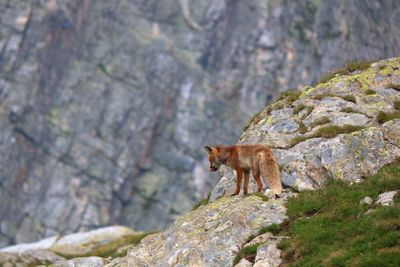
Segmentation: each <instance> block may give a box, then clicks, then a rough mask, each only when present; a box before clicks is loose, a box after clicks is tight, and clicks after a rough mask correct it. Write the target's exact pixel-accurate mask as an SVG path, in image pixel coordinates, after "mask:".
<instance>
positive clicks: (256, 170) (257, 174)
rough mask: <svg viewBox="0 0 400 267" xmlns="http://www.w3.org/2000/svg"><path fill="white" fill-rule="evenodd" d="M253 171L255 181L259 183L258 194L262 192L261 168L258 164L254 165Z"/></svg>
mask: <svg viewBox="0 0 400 267" xmlns="http://www.w3.org/2000/svg"><path fill="white" fill-rule="evenodd" d="M252 171H253V176H254V179H255V180H256V182H257V192H261V189H262V183H261V179H260V167H259V166H256V164H253V168H252Z"/></svg>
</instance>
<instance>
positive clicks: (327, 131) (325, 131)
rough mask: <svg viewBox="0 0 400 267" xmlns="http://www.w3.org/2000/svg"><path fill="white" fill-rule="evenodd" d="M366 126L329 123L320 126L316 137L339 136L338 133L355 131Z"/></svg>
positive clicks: (315, 134)
mask: <svg viewBox="0 0 400 267" xmlns="http://www.w3.org/2000/svg"><path fill="white" fill-rule="evenodd" d="M364 128H365V127H363V126H355V125H345V126H337V125H328V126H324V127H321V128H319V129H318V131H317V132H315V133H314V137H325V138H331V137H335V136H337V135H338V134H342V133H352V132H355V131H359V130H362V129H364Z"/></svg>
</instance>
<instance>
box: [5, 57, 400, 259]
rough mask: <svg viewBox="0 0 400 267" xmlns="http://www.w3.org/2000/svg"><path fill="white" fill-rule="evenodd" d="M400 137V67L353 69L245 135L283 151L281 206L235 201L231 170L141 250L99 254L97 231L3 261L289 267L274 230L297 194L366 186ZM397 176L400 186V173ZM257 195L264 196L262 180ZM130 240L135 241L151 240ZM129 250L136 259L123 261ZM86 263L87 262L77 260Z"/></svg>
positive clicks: (10, 254)
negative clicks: (243, 256) (337, 184)
mask: <svg viewBox="0 0 400 267" xmlns="http://www.w3.org/2000/svg"><path fill="white" fill-rule="evenodd" d="M399 133H400V58H391V59H387V60H382V61H376V62H373V63H371V62H364V63H362V64H360V63H358V64H352V65H349V64H348V65H346V66H344V67H343V68H342V69H340V70H337V72H334V73H330V74H329V76H326V77H324V79H323V80H321V83H319V84H317V85H315V86H313V87H310V86H307V87H304V88H303V89H302V90H301V91H297V92H291V93H285V94H282V95H281V97H280V98H279V99H278V100H277V101H275V102H274V103H272V104H271V105H269V106H268V107H267V108H265V109H264V111H262V112H261V113H259V114H256V116H255V117H254V118H253V121H252V122H251V123H250V125H249V126H248V127H247V130H246V131H244V132H243V134H242V137H241V138H240V141H239V142H240V143H261V144H264V145H268V146H270V147H273V148H274V149H273V152H274V154H275V156H276V158H277V160H278V161H279V164H280V168H281V176H282V177H281V178H282V181H283V183H284V185H286V186H287V188H286V189H285V190H284V192H283V193H282V194H281V196H280V197H279V198H275V196H274V195H273V194H272V195H271V194H269V192H268V191H266V193H265V194H250V195H247V196H242V195H239V196H235V197H231V196H229V195H230V194H231V193H232V192H233V190H234V188H235V177H234V175H233V173H232V171H231V170H227V169H226V168H225V169H222V170H221V172H222V175H223V177H222V179H221V180H220V182H219V183H218V185H217V186H216V187H215V188H214V190H213V191H212V193H211V195H210V197H209V199H207V201H204V202H202V204H201V205H200V206H199V207H197V208H195V209H194V210H192V211H191V212H189V213H188V214H186V215H184V216H181V217H179V218H178V219H177V220H176V221H175V222H174V223H173V224H172V225H171V226H170V227H169V228H168V229H166V230H164V231H162V232H158V233H154V234H150V235H148V236H146V237H144V238H143V239H142V240H141V242H140V243H139V244H137V245H131V246H128V248H126V247H124V246H123V244H126V240H130V239H129V238H122V240H124V241H118V242H117V241H115V239H117V238H118V236H122V237H124V235H125V234H118V235H117V234H115V235H114V236H115V237H114V239H112V240H109V238H108V239H104V240H103V242H99V244H100V245H99V244H97V243H96V242H92V240H96V238H93V237H90V236H93V235H94V236H96V232H95V233H92V234H86V235H85V234H77V235H76V236H75V235H72V237H71V236H67V237H62V238H57V237H55V238H53V239H47V240H44V241H42V242H40V243H38V244H33V245H32V244H31V245H20V246H16V247H11V248H6V249H4V250H3V251H2V253H1V254H0V255H1V256H0V257H2V258H3V262H7V261H8V262H14V263H15V262H18V261H19V262H21V261H23V260H25V261H27V259H29V255H36V256H35V257H36V258H34V259H32V261H33V260H37V261H38V262H42V263H43V262H47V263H48V262H51V261H54V260H58V261H57V262H56V263H54V265H53V266H70V265H71V264H73V265H74V266H85V265H88V264H92V266H103V265H105V266H187V265H190V266H230V265H231V264H232V263H233V261H234V259H235V258H236V256H237V255H238V254H240V253H241V251H244V250H245V249H244V250H243V248H245V247H249V248H250V247H252V248H254V246H255V245H256V251H257V253H256V254H255V255H253V256H252V260H251V261H252V262H250V261H247V260H242V261H240V263H239V266H253V263H254V261H255V263H254V266H276V265H279V264H280V263H281V260H282V259H281V256H280V255H281V252H280V250H279V249H278V248H277V243H279V242H280V241H281V240H282V239H283V238H285V237H284V236H274V235H272V234H271V233H269V232H268V231H270V230H271V228H268V227H270V226H271V225H274V224H281V223H282V222H283V220H284V219H286V218H287V214H286V212H287V209H286V203H287V201H288V199H290V198H291V197H292V198H293V197H295V196H296V194H297V193H294V192H293V189H296V190H300V191H304V190H309V189H320V188H323V187H324V184H326V183H327V181H329V180H342V181H344V182H346V183H355V182H360V181H362V180H364V179H365V178H366V177H367V176H369V175H371V174H374V173H376V172H377V171H378V170H379V169H380V168H381V167H382V166H384V165H387V164H389V163H391V162H395V161H398V159H399V158H400V134H399ZM394 175H395V176H397V178H398V177H399V173H394ZM397 178H395V179H396V180H398V179H397ZM397 184H399V183H398V182H397ZM341 187H343V186H341ZM389 189H390V188H389ZM398 189H400V187H399V188H395V190H398ZM296 190H295V191H296ZM322 190H323V189H322ZM250 192H255V184H254V181H252V186H251V187H250ZM365 192H366V191H365ZM395 194H396V191H393V192H388V193H383V194H381V195H380V196H379V197H378V196H374V197H376V199H377V201H376V204H375V205H373V206H371V207H372V208H376V207H377V205H379V204H382V205H393V204H392V203H393V201H392V200H391V199H393V197H394V195H395ZM357 198H360V199H362V198H363V200H362V203H363V202H364V201H365V203H368V205H371V204H372V201H373V200H372V199H371V198H370V197H369V196H368V197H367V196H364V195H357ZM368 198H369V200H368ZM318 203H321V201H319V202H318ZM362 203H359V201H357V202H356V204H357V205H362ZM396 205H397V204H396ZM396 207H398V205H397V206H396ZM308 216H310V215H308ZM307 218H309V217H307ZM393 223H396V222H395V221H394V222H393ZM389 227H391V226H389ZM99 231H100V232H101V231H105V230H99ZM105 232H107V231H105ZM126 232H127V234H126V235H128V236H129V235H130V236H135V237H137V236H138V235H142V233H134V232H132V231H129V230H127V231H126ZM82 236H83V237H82ZM143 236H144V235H142V237H143ZM97 240H98V239H97ZM68 241H70V242H68ZM75 242H76V243H75ZM80 242H81V243H82V242H83V243H84V244H81V243H80ZM124 242H125V243H124ZM93 243H95V244H93ZM116 243H117V244H121V250H120V252H119V253H122V254H118V253H117V252H116V248H115V247H113V248H112V249H107V250H106V249H103V250H102V251H103V252H104V251H107V253H103V254H102V253H97V254H96V253H95V252H91V251H96V249H93V247H94V248H96V247H97V246H105V244H116ZM127 243H129V241H128V242H127ZM131 243H134V242H131ZM77 246H78V247H80V249H79V250H76V247H77ZM37 248H40V249H41V250H37ZM82 248H87V249H86V250H82ZM124 248H125V249H127V252H121V251H122V249H124ZM32 249H34V250H33V251H32ZM35 249H36V250H35ZM69 251H72V252H71V253H69ZM78 251H79V253H78ZM18 252H19V253H20V254H16V253H18ZM40 253H45V254H43V255H44V256H41V254H40ZM75 253H76V254H75ZM84 253H87V254H86V255H83V254H84ZM125 253H126V256H125ZM96 255H97V256H100V257H96ZM121 255H122V256H121ZM76 256H79V258H73V259H69V258H71V257H76ZM82 256H91V257H82ZM18 257H20V258H18ZM44 257H47V258H44ZM57 257H63V258H66V259H61V260H60V259H59V258H58V259H57ZM21 258H22V260H21ZM68 259H69V260H68ZM263 264H264V265H263ZM268 264H269V265H268Z"/></svg>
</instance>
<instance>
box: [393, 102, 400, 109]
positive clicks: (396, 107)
mask: <svg viewBox="0 0 400 267" xmlns="http://www.w3.org/2000/svg"><path fill="white" fill-rule="evenodd" d="M393 107H394V109H397V110H400V101H394V102H393Z"/></svg>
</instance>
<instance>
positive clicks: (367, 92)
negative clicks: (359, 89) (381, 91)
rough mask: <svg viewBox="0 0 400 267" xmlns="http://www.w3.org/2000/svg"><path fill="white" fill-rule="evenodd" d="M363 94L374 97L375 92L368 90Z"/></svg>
mask: <svg viewBox="0 0 400 267" xmlns="http://www.w3.org/2000/svg"><path fill="white" fill-rule="evenodd" d="M365 93H366V94H367V95H375V94H376V91H375V90H372V89H368V90H367V91H366V92H365Z"/></svg>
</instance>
